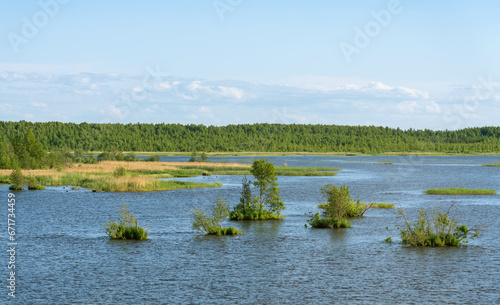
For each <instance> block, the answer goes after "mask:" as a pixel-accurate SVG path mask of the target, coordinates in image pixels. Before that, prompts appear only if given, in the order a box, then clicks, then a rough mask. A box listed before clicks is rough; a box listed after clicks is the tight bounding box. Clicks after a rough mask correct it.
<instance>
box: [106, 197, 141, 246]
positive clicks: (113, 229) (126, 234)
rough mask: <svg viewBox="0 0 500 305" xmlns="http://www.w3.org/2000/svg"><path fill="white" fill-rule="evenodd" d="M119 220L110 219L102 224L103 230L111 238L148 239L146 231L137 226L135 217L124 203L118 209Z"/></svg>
mask: <svg viewBox="0 0 500 305" xmlns="http://www.w3.org/2000/svg"><path fill="white" fill-rule="evenodd" d="M119 220H120V223H119V224H118V223H117V222H116V221H110V222H108V223H107V224H105V225H104V226H105V228H104V231H106V233H107V234H108V236H109V237H111V239H138V240H143V239H148V232H147V231H146V230H144V229H143V228H141V227H139V224H138V222H137V217H135V216H134V215H133V214H131V213H130V211H129V210H128V209H127V205H126V204H125V203H124V204H123V207H122V208H121V210H120V216H119Z"/></svg>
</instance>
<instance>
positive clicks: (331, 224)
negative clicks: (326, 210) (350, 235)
mask: <svg viewBox="0 0 500 305" xmlns="http://www.w3.org/2000/svg"><path fill="white" fill-rule="evenodd" d="M310 214H311V215H310V217H309V219H308V220H307V223H308V224H309V225H310V226H311V227H313V228H317V229H338V228H350V227H351V223H350V222H349V221H347V219H340V220H339V219H335V218H332V217H326V218H321V217H320V213H316V214H314V215H313V214H312V213H310Z"/></svg>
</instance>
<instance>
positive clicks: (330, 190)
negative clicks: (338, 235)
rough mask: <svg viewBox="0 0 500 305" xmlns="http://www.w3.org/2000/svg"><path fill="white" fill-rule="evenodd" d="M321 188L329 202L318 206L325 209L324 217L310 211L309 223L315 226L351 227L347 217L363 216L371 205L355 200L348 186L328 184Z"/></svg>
mask: <svg viewBox="0 0 500 305" xmlns="http://www.w3.org/2000/svg"><path fill="white" fill-rule="evenodd" d="M320 190H321V194H322V195H323V197H325V199H326V200H327V202H326V203H323V204H321V205H319V206H318V207H319V208H321V209H324V212H323V216H324V217H323V218H321V217H320V213H316V214H312V213H309V214H310V216H309V219H308V220H307V223H309V225H310V226H311V227H313V228H335V229H336V228H349V227H350V226H351V224H350V223H349V221H347V220H346V219H345V218H347V217H357V216H362V215H363V214H364V213H365V212H366V211H367V210H368V209H369V208H370V207H371V204H368V205H367V204H364V203H361V202H360V201H359V200H358V201H357V202H354V199H352V198H351V194H350V192H349V187H347V186H341V187H340V188H338V187H337V186H335V185H332V184H327V185H325V186H323V187H322V188H321V189H320Z"/></svg>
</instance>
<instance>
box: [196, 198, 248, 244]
mask: <svg viewBox="0 0 500 305" xmlns="http://www.w3.org/2000/svg"><path fill="white" fill-rule="evenodd" d="M211 212H212V213H211V215H208V214H206V213H205V212H204V211H203V210H202V209H199V210H198V209H195V210H191V213H193V215H194V221H193V229H195V230H198V231H200V232H204V233H206V234H207V235H239V234H242V233H243V232H241V231H239V230H238V229H236V228H235V227H229V228H224V227H222V221H224V219H226V218H227V217H228V216H229V203H228V202H227V200H225V199H223V198H222V197H219V198H217V201H216V202H215V204H214V205H213V206H212V208H211Z"/></svg>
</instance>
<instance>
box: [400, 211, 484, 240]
mask: <svg viewBox="0 0 500 305" xmlns="http://www.w3.org/2000/svg"><path fill="white" fill-rule="evenodd" d="M452 207H453V204H452V205H451V206H450V208H449V209H448V211H447V212H446V213H443V212H441V211H439V210H437V209H434V210H432V213H431V216H429V215H427V213H426V212H425V211H424V209H420V214H419V217H418V219H417V222H416V223H411V222H409V221H408V219H407V218H406V215H405V212H404V210H403V209H399V211H398V213H399V214H400V215H401V217H402V218H403V219H404V229H403V230H401V240H402V241H403V243H404V244H408V245H410V246H419V247H444V246H459V245H460V243H461V242H464V243H467V242H468V241H467V240H466V239H467V238H468V236H469V233H473V236H472V238H476V237H478V236H479V230H478V229H468V228H467V226H465V225H460V226H459V225H457V223H458V220H457V219H456V218H452V217H450V216H449V213H450V210H451V208H452Z"/></svg>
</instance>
